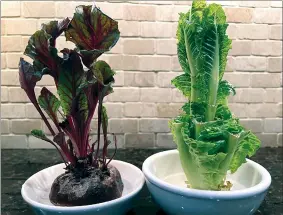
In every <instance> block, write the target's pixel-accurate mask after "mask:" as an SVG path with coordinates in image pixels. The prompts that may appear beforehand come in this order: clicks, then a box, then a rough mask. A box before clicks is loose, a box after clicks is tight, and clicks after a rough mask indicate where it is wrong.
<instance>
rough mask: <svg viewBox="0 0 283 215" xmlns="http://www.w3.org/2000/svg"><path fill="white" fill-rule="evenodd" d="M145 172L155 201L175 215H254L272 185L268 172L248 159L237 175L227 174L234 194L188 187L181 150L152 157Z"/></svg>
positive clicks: (146, 161)
mask: <svg viewBox="0 0 283 215" xmlns="http://www.w3.org/2000/svg"><path fill="white" fill-rule="evenodd" d="M142 169H143V172H144V175H145V179H146V183H147V186H148V188H149V191H150V192H151V194H152V197H153V199H154V200H155V202H156V203H157V204H158V205H159V206H160V207H161V208H162V209H163V210H164V211H165V212H167V213H168V214H172V215H173V214H174V215H251V214H253V213H255V212H256V210H257V209H258V207H259V206H260V204H261V203H262V201H263V199H264V197H265V195H266V192H267V190H268V188H269V186H270V183H271V177H270V174H269V173H268V171H267V170H266V169H265V168H263V167H262V166H261V165H259V164H257V163H255V162H254V161H251V160H249V159H247V162H246V163H245V164H243V165H242V166H241V167H240V168H239V169H238V171H237V172H236V173H234V174H228V175H227V180H229V181H231V182H232V183H233V187H232V189H231V191H206V190H197V189H190V188H187V187H186V184H185V180H186V177H185V174H184V173H183V170H182V167H181V163H180V160H179V153H178V151H177V150H170V151H165V152H160V153H157V154H154V155H152V156H150V157H149V158H147V159H146V160H145V162H144V163H143V168H142Z"/></svg>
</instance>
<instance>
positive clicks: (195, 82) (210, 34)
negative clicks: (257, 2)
mask: <svg viewBox="0 0 283 215" xmlns="http://www.w3.org/2000/svg"><path fill="white" fill-rule="evenodd" d="M227 27H228V24H227V22H226V16H225V13H224V10H223V9H222V7H221V6H220V5H218V4H210V5H207V4H206V2H205V1H204V0H199V1H197V0H195V1H193V4H192V8H191V10H190V11H189V12H188V13H181V14H180V18H179V24H178V29H177V38H178V43H177V49H178V50H177V51H178V58H179V62H180V65H181V67H182V69H183V71H184V74H182V75H179V76H177V77H176V78H174V79H173V80H172V84H173V85H174V86H175V87H176V88H178V89H179V90H180V91H181V92H182V93H183V94H184V95H185V96H186V97H187V98H188V99H189V101H188V102H187V103H185V105H184V106H183V108H182V109H183V111H184V112H183V113H182V114H181V115H179V116H178V117H176V118H175V119H173V120H171V121H170V123H169V126H170V129H171V132H172V134H173V139H174V142H175V143H176V144H177V147H178V151H179V155H180V161H181V164H182V167H183V170H184V172H185V174H186V177H187V181H188V183H189V186H190V187H191V188H195V189H204V190H220V189H229V187H230V185H231V184H230V183H227V186H226V187H225V185H224V183H225V179H226V174H227V171H228V170H231V172H235V171H236V170H237V169H238V168H239V167H240V166H241V165H242V164H243V163H244V162H245V160H246V157H247V156H252V155H253V154H254V153H255V152H256V150H257V149H258V148H259V145H260V141H259V140H258V138H257V137H256V136H255V135H254V134H252V133H251V132H250V131H248V130H246V129H245V128H244V127H243V126H241V125H240V123H239V120H238V119H237V118H235V117H234V116H233V114H232V112H231V111H230V109H229V107H228V97H229V96H230V95H231V94H232V95H234V94H235V93H236V92H235V88H234V87H233V86H232V85H231V84H230V83H229V82H227V81H226V80H222V77H223V74H224V71H225V66H226V62H227V55H228V51H229V49H230V48H231V40H230V39H229V38H228V36H227V35H226V29H227ZM228 184H229V186H228Z"/></svg>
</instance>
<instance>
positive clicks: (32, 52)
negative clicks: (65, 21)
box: [24, 30, 61, 83]
mask: <svg viewBox="0 0 283 215" xmlns="http://www.w3.org/2000/svg"><path fill="white" fill-rule="evenodd" d="M50 38H52V37H51V36H50V35H49V34H47V33H46V32H45V31H44V30H39V31H36V32H35V33H34V34H33V35H32V36H31V37H30V39H29V42H28V45H27V46H26V49H25V52H24V54H25V55H27V56H29V57H30V58H32V59H33V60H35V61H39V62H40V63H41V64H43V65H44V67H47V68H48V69H49V74H50V75H51V76H52V77H53V78H54V79H55V82H56V83H57V80H58V76H59V74H58V65H59V64H60V62H61V58H60V57H59V56H58V55H57V49H56V48H54V47H51V46H49V39H50Z"/></svg>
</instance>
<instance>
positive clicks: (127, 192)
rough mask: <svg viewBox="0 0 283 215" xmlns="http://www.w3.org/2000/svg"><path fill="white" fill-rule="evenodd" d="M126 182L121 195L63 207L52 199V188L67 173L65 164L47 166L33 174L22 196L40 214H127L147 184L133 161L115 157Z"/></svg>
mask: <svg viewBox="0 0 283 215" xmlns="http://www.w3.org/2000/svg"><path fill="white" fill-rule="evenodd" d="M111 165H113V166H115V167H116V168H117V169H118V170H119V172H120V174H121V177H122V181H123V183H124V190H123V194H122V196H121V197H120V198H118V199H115V200H112V201H108V202H103V203H99V204H94V205H87V206H74V207H61V206H54V205H52V203H51V202H50V201H49V192H50V188H51V185H52V183H53V181H54V179H55V178H56V177H57V176H59V175H60V174H62V173H64V169H63V168H64V166H65V165H64V164H58V165H55V166H51V167H49V168H46V169H43V170H41V171H40V172H38V173H36V174H34V175H33V176H31V177H30V178H29V179H28V180H27V181H26V182H25V183H24V184H23V186H22V190H21V193H22V197H23V199H24V200H25V201H26V202H27V203H28V204H29V205H30V206H31V207H32V209H33V211H34V212H35V213H36V214H37V215H55V214H56V215H58V214H60V215H71V214H76V215H110V214H111V215H122V214H123V215H124V214H125V213H126V212H127V211H128V210H130V209H131V208H132V203H133V201H134V200H135V198H136V197H137V194H138V193H139V191H140V190H141V189H142V187H143V185H144V175H143V173H142V171H141V170H140V169H139V168H137V167H135V166H134V165H132V164H129V163H126V162H123V161H117V160H112V161H111Z"/></svg>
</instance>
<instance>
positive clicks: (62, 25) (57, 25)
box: [42, 18, 70, 47]
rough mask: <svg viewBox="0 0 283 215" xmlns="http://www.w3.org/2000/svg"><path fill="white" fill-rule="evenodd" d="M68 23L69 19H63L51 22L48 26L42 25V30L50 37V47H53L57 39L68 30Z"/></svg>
mask: <svg viewBox="0 0 283 215" xmlns="http://www.w3.org/2000/svg"><path fill="white" fill-rule="evenodd" d="M69 23H70V20H69V18H65V19H63V20H62V21H60V22H58V21H51V22H49V23H48V24H42V29H43V30H44V31H45V32H46V33H47V34H49V35H50V36H51V37H52V38H50V45H51V46H53V47H55V44H56V39H57V37H59V36H60V35H61V34H62V33H63V31H65V30H66V29H67V28H68V25H69Z"/></svg>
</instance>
